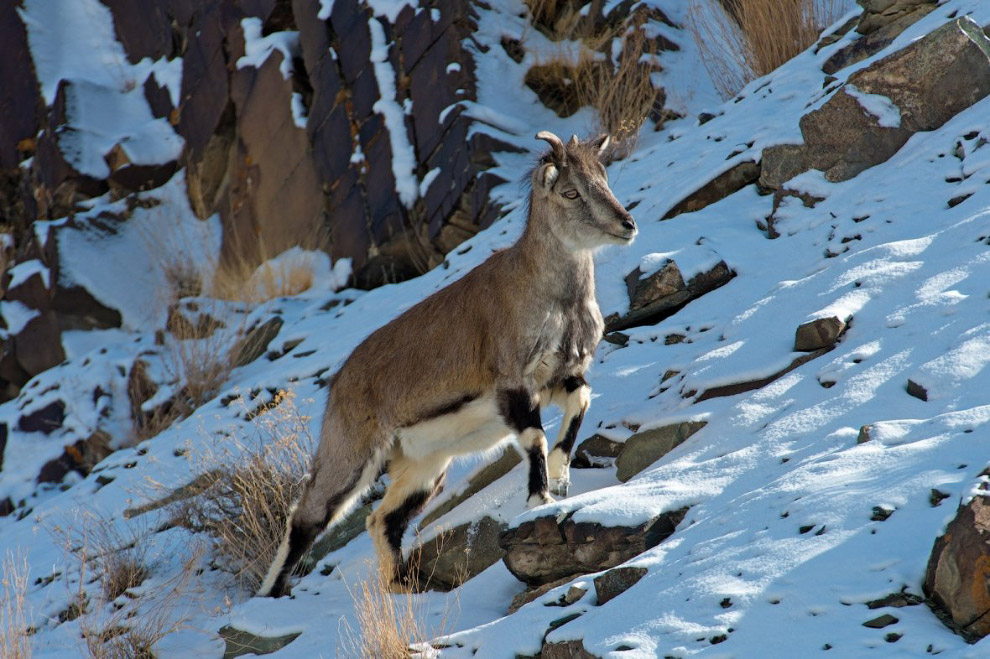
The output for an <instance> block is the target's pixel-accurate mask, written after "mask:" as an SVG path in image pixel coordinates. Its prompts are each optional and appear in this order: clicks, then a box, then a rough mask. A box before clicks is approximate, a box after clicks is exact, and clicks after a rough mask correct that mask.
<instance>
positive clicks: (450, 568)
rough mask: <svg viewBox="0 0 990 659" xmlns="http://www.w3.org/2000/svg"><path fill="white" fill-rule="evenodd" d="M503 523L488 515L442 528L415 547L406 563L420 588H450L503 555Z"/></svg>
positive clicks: (407, 568)
mask: <svg viewBox="0 0 990 659" xmlns="http://www.w3.org/2000/svg"><path fill="white" fill-rule="evenodd" d="M505 529H506V525H505V524H504V523H502V522H497V521H495V520H493V519H492V518H490V517H482V518H481V519H480V520H477V521H474V522H469V523H467V524H462V525H460V526H457V527H455V528H453V529H450V530H445V531H441V532H440V533H439V534H437V536H436V537H435V538H433V539H431V540H427V541H426V542H424V543H422V544H420V545H419V546H417V547H416V548H415V549H414V550H413V551H412V553H411V554H410V556H409V560H408V562H407V564H406V570H407V573H408V574H409V575H410V576H411V577H412V578H413V579H414V580H415V581H416V583H417V584H418V589H419V590H452V589H454V588H457V587H458V586H460V585H461V584H463V583H464V582H465V581H467V580H468V579H471V578H472V577H475V576H477V575H479V574H481V573H482V572H483V571H485V570H486V569H488V568H489V567H490V566H492V565H494V564H495V563H496V562H497V561H498V560H499V559H500V558H502V557H503V555H504V553H505V552H504V550H503V548H502V547H501V546H500V536H501V535H502V534H503V533H504V532H505Z"/></svg>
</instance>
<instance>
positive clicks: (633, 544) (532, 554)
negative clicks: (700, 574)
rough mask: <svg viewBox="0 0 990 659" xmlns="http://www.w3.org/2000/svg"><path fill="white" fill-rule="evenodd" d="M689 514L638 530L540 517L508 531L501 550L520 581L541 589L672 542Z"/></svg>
mask: <svg viewBox="0 0 990 659" xmlns="http://www.w3.org/2000/svg"><path fill="white" fill-rule="evenodd" d="M686 514H687V508H682V509H679V510H674V511H670V512H665V513H661V514H660V515H658V516H657V517H655V518H653V519H652V520H650V521H648V522H646V523H644V524H640V525H638V526H635V527H624V526H602V525H601V524H598V523H595V522H575V521H574V520H573V519H572V518H573V513H571V514H566V515H562V516H560V517H538V518H536V519H535V520H531V521H527V522H523V523H522V524H520V525H519V526H517V527H515V528H510V529H509V530H507V531H505V532H504V533H503V534H502V535H501V537H500V538H499V544H500V545H501V547H502V549H504V550H505V558H504V559H503V560H504V561H505V566H506V567H507V568H508V569H509V571H510V572H511V573H512V574H513V575H515V577H516V578H517V579H519V580H520V581H523V582H525V583H526V584H528V585H529V586H539V585H542V584H545V583H549V582H552V581H555V580H558V579H563V578H564V577H569V576H576V575H579V574H587V573H589V572H599V571H601V570H604V569H607V568H610V567H615V566H617V565H620V564H621V563H624V562H626V561H627V560H629V559H630V558H632V557H633V556H637V555H639V554H641V553H643V552H644V551H646V550H647V549H650V548H651V547H655V546H657V545H658V544H660V543H661V542H662V541H664V540H666V539H667V538H668V537H670V535H671V534H672V533H673V532H674V529H675V528H676V527H677V525H678V524H679V523H680V521H681V520H682V519H684V515H686Z"/></svg>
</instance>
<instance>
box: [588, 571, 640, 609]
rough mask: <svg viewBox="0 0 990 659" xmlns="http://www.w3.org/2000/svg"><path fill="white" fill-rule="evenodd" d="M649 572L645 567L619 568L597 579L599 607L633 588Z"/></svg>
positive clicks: (596, 591)
mask: <svg viewBox="0 0 990 659" xmlns="http://www.w3.org/2000/svg"><path fill="white" fill-rule="evenodd" d="M648 571H649V570H647V569H646V568H645V567H617V568H613V569H611V570H609V571H608V572H606V573H605V574H601V575H599V576H597V577H595V593H596V594H597V596H598V606H601V605H602V604H605V603H606V602H608V601H609V600H611V599H614V598H616V597H618V596H619V595H621V594H622V593H624V592H626V591H627V590H629V589H630V588H632V587H633V586H634V585H635V584H636V582H638V581H639V580H640V579H642V578H643V577H645V576H646V573H647V572H648Z"/></svg>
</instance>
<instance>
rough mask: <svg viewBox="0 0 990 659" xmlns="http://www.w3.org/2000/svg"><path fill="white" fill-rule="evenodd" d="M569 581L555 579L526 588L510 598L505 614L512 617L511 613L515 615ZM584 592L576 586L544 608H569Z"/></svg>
mask: <svg viewBox="0 0 990 659" xmlns="http://www.w3.org/2000/svg"><path fill="white" fill-rule="evenodd" d="M570 580H571V578H570V577H564V578H563V579H557V580H556V581H551V582H550V583H545V584H541V585H539V586H537V587H536V588H527V589H526V590H524V591H523V592H521V593H519V594H517V595H516V596H515V597H513V598H512V602H511V603H510V604H509V610H508V611H507V613H508V614H509V615H512V614H513V613H515V612H516V611H518V610H519V609H521V608H522V607H524V606H526V605H527V604H529V603H530V602H532V601H534V600H536V599H538V598H540V597H543V596H544V595H546V594H547V593H549V592H550V591H551V590H553V589H554V588H559V587H560V586H563V585H564V584H565V583H567V582H568V581H570ZM571 591H574V594H575V595H576V598H573V599H572V598H571ZM578 591H580V595H577V592H578ZM586 592H588V591H587V590H586V589H584V588H578V587H577V586H572V587H571V588H570V589H568V591H567V593H565V594H564V595H561V597H560V599H559V600H558V601H557V602H551V603H546V604H544V606H569V605H571V604H573V603H574V602H576V601H577V600H579V599H581V597H583V596H584V594H585V593H586ZM569 599H571V601H568V600H569Z"/></svg>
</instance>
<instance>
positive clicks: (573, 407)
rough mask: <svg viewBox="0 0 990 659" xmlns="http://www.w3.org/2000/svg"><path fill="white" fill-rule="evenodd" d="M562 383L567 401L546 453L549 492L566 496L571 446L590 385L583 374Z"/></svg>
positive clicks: (586, 404)
mask: <svg viewBox="0 0 990 659" xmlns="http://www.w3.org/2000/svg"><path fill="white" fill-rule="evenodd" d="M561 386H562V388H563V389H564V391H565V392H566V393H567V402H566V403H565V404H564V419H563V420H562V421H561V422H560V432H559V433H558V434H557V442H556V444H555V445H554V447H553V450H552V451H550V455H549V456H548V457H547V467H548V471H549V478H550V492H552V493H553V494H556V495H559V496H564V497H566V496H567V490H568V488H569V487H570V484H571V473H570V472H571V469H570V464H571V450H572V449H573V448H574V440H576V439H577V434H578V431H579V430H580V429H581V422H582V421H584V414H585V412H587V411H588V406H589V405H590V404H591V387H589V386H588V383H587V382H585V380H584V378H583V377H582V376H580V375H575V376H572V377H569V378H566V379H565V380H564V382H563V383H562V385H561Z"/></svg>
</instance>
